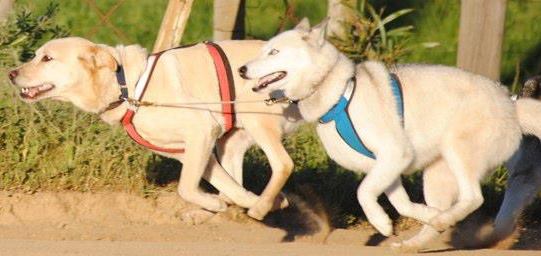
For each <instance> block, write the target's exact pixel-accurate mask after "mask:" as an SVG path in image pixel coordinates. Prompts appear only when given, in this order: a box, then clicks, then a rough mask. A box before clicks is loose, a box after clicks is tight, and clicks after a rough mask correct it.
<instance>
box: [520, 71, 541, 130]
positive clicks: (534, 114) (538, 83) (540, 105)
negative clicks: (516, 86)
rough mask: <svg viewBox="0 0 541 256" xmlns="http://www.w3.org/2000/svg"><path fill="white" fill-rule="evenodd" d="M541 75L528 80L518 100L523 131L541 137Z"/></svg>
mask: <svg viewBox="0 0 541 256" xmlns="http://www.w3.org/2000/svg"><path fill="white" fill-rule="evenodd" d="M539 99H541V76H537V77H533V78H531V79H529V80H528V81H526V83H525V84H524V88H522V92H521V98H520V99H519V100H517V102H516V111H517V115H518V121H519V124H520V127H521V128H522V132H523V133H525V134H531V135H535V136H536V137H538V138H541V101H540V100H539Z"/></svg>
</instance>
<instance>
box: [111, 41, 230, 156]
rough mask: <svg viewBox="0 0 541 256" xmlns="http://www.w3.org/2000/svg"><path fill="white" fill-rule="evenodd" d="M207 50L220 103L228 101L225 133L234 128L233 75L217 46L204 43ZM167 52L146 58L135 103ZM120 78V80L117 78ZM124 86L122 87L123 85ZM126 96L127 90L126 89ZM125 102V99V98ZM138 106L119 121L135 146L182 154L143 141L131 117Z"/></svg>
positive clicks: (122, 80)
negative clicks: (213, 67)
mask: <svg viewBox="0 0 541 256" xmlns="http://www.w3.org/2000/svg"><path fill="white" fill-rule="evenodd" d="M205 44H206V46H207V49H208V51H209V53H210V55H211V57H212V59H213V61H214V65H215V68H216V74H217V76H218V83H219V87H220V97H221V100H222V101H228V103H223V104H222V111H223V113H224V119H225V125H224V126H225V132H228V131H230V130H231V129H232V128H233V127H234V122H235V111H234V107H233V103H232V102H231V101H233V100H234V98H235V94H234V81H233V74H232V72H231V67H230V65H229V61H228V59H227V57H226V55H225V53H224V52H223V50H222V49H221V48H220V46H219V45H217V44H214V43H210V42H205ZM190 46H192V45H188V46H181V47H176V48H172V49H169V50H173V49H178V48H185V47H190ZM166 51H168V50H165V51H162V52H158V53H154V54H152V55H150V56H149V57H148V60H147V64H146V66H145V69H144V71H143V74H142V75H141V76H140V78H139V80H138V81H137V83H136V85H135V92H134V99H135V100H137V101H140V100H141V99H142V98H143V96H144V94H145V90H146V88H147V86H148V83H149V82H150V79H151V77H152V73H153V72H154V68H155V67H156V64H157V63H158V59H159V58H160V57H161V55H162V54H163V53H164V52H166ZM121 72H122V75H121V76H117V79H118V80H119V85H120V87H121V91H122V95H124V94H125V92H124V90H123V87H125V81H124V80H125V79H124V74H123V73H124V72H123V70H121ZM119 77H121V78H119ZM122 83H123V84H124V85H123V84H122ZM126 94H127V89H126ZM126 100H127V97H126ZM138 108H139V106H137V105H134V104H130V106H129V108H128V110H127V111H126V113H125V114H124V116H123V117H122V119H121V123H122V126H123V127H124V130H125V131H126V132H127V133H128V135H129V136H130V138H131V139H132V140H134V141H135V142H137V144H139V145H141V146H144V147H146V148H149V149H152V150H155V151H160V152H165V153H184V151H185V150H184V148H178V149H174V148H163V147H159V146H156V145H154V144H152V143H150V142H149V141H147V140H145V139H144V138H143V137H142V136H141V135H140V134H139V132H137V129H136V128H135V126H134V125H133V117H134V116H135V113H136V112H137V110H138Z"/></svg>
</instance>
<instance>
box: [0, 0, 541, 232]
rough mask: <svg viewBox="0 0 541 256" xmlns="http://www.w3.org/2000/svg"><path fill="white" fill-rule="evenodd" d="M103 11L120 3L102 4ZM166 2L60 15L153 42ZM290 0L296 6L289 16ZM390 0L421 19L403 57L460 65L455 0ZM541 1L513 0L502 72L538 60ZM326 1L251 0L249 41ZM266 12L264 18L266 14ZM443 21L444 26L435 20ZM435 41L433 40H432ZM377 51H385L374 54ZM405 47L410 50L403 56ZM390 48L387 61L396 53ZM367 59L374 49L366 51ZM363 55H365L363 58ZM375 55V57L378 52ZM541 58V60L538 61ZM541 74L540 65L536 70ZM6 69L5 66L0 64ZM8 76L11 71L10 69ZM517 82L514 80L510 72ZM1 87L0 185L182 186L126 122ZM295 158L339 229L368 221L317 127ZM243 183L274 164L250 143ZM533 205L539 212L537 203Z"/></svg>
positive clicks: (173, 169) (204, 12)
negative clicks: (133, 137)
mask: <svg viewBox="0 0 541 256" xmlns="http://www.w3.org/2000/svg"><path fill="white" fill-rule="evenodd" d="M96 2H97V6H98V8H99V9H100V10H103V12H107V10H108V9H109V8H111V7H112V6H114V4H115V3H116V2H117V1H116V0H103V1H96ZM166 2H167V1H166V0H153V1H140V0H126V1H124V3H123V4H122V5H121V6H119V7H118V9H117V11H116V12H115V13H114V15H113V16H112V17H111V22H112V26H113V27H115V28H116V29H118V30H119V31H122V33H118V31H117V32H115V29H113V28H112V27H111V26H109V25H103V24H101V23H100V22H99V18H98V16H97V15H96V13H95V12H94V11H91V10H90V9H89V6H88V5H87V4H86V2H85V1H71V0H61V1H58V3H59V4H60V12H59V14H58V17H57V19H56V22H57V23H58V24H59V25H62V26H65V27H67V28H69V30H70V33H71V34H72V35H77V36H82V37H87V38H89V39H91V40H94V41H96V42H100V43H106V44H112V45H114V44H120V43H122V44H134V43H137V44H141V45H143V46H145V47H147V48H150V47H151V46H152V44H153V40H154V38H155V35H156V32H157V29H158V28H159V25H160V19H161V15H162V14H163V11H164V9H165V6H166ZM286 2H288V3H290V4H292V6H294V8H293V9H292V12H290V13H289V14H287V15H286V4H285V3H286ZM371 2H373V3H374V4H376V6H383V5H387V6H388V8H387V9H386V12H385V13H386V14H390V13H392V12H395V11H397V10H399V9H403V8H409V7H413V8H414V9H415V11H414V12H413V13H412V14H408V15H407V16H404V17H402V18H400V19H398V20H396V22H395V23H394V24H391V28H393V27H394V28H396V27H399V26H405V25H410V24H413V25H414V27H415V30H414V34H413V36H412V37H409V39H408V40H406V41H405V42H406V43H407V44H406V45H405V46H406V47H408V48H409V49H410V52H409V53H407V52H405V51H404V52H402V51H401V52H400V54H398V55H401V56H402V58H401V59H399V61H401V62H405V61H415V62H427V63H442V64H450V65H452V64H454V61H455V57H454V56H455V55H456V34H457V28H458V27H457V26H458V10H459V8H458V4H457V2H455V1H431V2H426V1H413V0H409V1H390V0H389V1H383V0H380V1H375V0H374V1H371ZM17 3H19V4H22V5H26V6H28V8H29V9H32V10H37V12H40V11H39V10H44V9H45V7H46V5H47V3H48V1H30V0H18V1H17ZM539 3H540V2H535V1H509V14H508V17H507V22H506V28H507V33H506V37H505V43H504V49H505V54H504V62H503V63H504V64H503V76H502V77H504V78H506V77H512V76H513V75H514V70H515V65H516V63H517V62H518V63H520V64H521V65H522V66H521V68H520V70H521V71H522V72H521V74H522V75H524V74H529V73H528V72H534V71H535V69H536V67H537V68H538V67H539V62H540V60H541V58H537V60H535V58H534V56H536V55H535V53H536V51H537V54H540V53H539V52H541V50H539V48H540V46H539V45H540V44H541V27H540V26H541V25H540V23H538V22H537V23H536V22H532V20H533V19H534V17H536V15H539V14H541V8H539V7H537V8H536V6H539ZM325 13H326V4H324V1H321V0H289V1H266V0H247V1H246V36H247V38H258V39H268V38H269V37H271V36H273V35H274V34H276V33H277V32H279V31H281V30H283V29H286V28H289V27H291V26H292V25H294V24H295V23H296V22H297V21H298V20H299V19H300V18H301V17H304V16H308V17H309V18H310V20H311V21H312V23H316V22H317V21H319V20H321V19H322V18H323V17H324V16H325ZM262 17H263V18H262ZM211 19H212V1H211V0H197V1H195V4H194V9H193V11H192V14H191V17H190V20H189V23H188V25H187V29H186V33H185V36H184V38H183V43H190V42H196V41H201V40H205V39H210V38H211V34H212V29H211V26H210V25H211ZM435 24H437V27H438V29H437V30H435V29H434V26H435ZM427 42H436V43H437V44H432V45H437V46H435V47H425V46H426V45H427V44H426V43H427ZM376 52H377V53H379V51H376ZM403 54H405V55H403ZM395 55H397V53H392V54H391V57H389V58H390V59H388V60H387V61H394V60H396V57H397V56H395ZM363 56H366V54H365V55H363ZM363 56H361V57H360V59H362V58H363ZM378 56H380V55H378V54H375V55H374V56H372V57H378ZM536 65H537V66H536ZM537 71H539V69H538V70H537ZM0 72H2V73H5V70H0ZM2 77H4V76H2ZM506 79H511V78H506ZM0 84H1V85H2V86H1V87H0V159H1V161H0V190H16V191H28V192H32V191H37V190H76V191H96V190H117V191H118V190H121V191H129V192H134V193H139V194H142V195H151V194H153V193H155V192H157V191H162V190H174V186H175V185H176V183H175V181H176V180H177V179H178V177H179V171H180V168H181V166H180V164H179V163H177V162H175V161H171V160H168V159H164V158H161V157H157V156H155V155H152V154H151V153H149V152H148V151H147V150H145V149H142V148H140V147H139V146H137V145H135V144H134V143H133V142H132V141H130V139H129V138H128V137H127V136H125V135H124V132H123V131H122V130H121V129H120V128H119V127H113V128H112V127H109V126H108V125H106V124H104V123H102V122H100V121H99V120H98V119H97V118H96V117H95V116H91V115H88V114H85V113H82V112H80V111H78V110H76V109H74V108H73V107H72V106H71V105H69V104H63V103H55V102H43V103H38V104H35V105H26V104H24V103H22V102H20V101H19V100H18V99H17V97H16V95H15V91H14V90H12V89H11V88H9V86H7V81H5V79H4V80H1V81H0ZM285 144H286V147H287V149H288V152H289V153H290V154H291V156H292V158H293V159H294V162H295V165H296V167H295V172H294V174H293V175H292V177H291V179H290V180H289V181H288V183H287V185H286V190H287V191H289V192H292V193H301V194H302V193H303V191H304V190H305V189H304V188H306V187H311V189H310V190H311V191H314V193H316V194H317V195H319V197H320V198H321V199H322V200H323V201H324V202H325V204H326V206H327V208H329V209H330V211H331V212H332V213H333V214H332V216H335V217H334V218H333V221H334V223H335V224H336V225H337V226H348V225H351V224H353V223H355V222H356V221H357V220H358V219H359V218H362V213H361V211H360V207H359V206H358V205H357V203H356V198H355V191H356V188H357V186H358V184H359V182H360V180H361V178H362V177H361V176H359V175H356V174H354V173H352V172H350V171H347V170H344V169H343V168H341V167H339V166H337V165H336V164H335V163H334V162H332V161H331V160H330V159H329V158H328V157H327V156H326V154H325V152H324V151H323V149H322V147H321V145H320V143H319V140H318V139H317V138H316V136H315V134H314V132H313V128H312V126H305V127H303V128H302V129H301V130H300V131H299V132H297V133H296V134H295V135H293V136H290V137H289V138H288V139H287V140H286V141H285ZM245 170H246V173H245V180H247V181H248V182H247V187H248V188H249V189H250V190H253V191H256V192H259V191H261V189H262V188H263V186H264V185H265V184H266V181H267V180H268V178H269V170H270V167H269V166H268V163H267V162H266V159H265V158H264V155H263V154H262V152H261V151H260V150H257V149H252V150H251V151H250V153H249V154H248V156H247V158H246V159H245ZM505 178H506V172H505V170H503V169H499V170H497V172H496V174H495V175H494V176H493V177H491V178H490V179H488V181H487V183H486V185H485V186H484V191H485V196H486V199H487V200H486V202H485V204H484V206H483V211H486V212H487V213H491V214H493V213H494V212H495V211H496V210H497V209H498V206H499V203H500V201H501V198H502V195H503V187H504V182H505ZM404 183H405V185H406V187H407V189H408V191H409V192H410V194H411V195H412V198H413V199H414V200H416V201H421V200H422V195H421V190H420V189H421V186H420V177H419V175H413V176H409V177H406V178H405V179H404ZM532 209H534V210H529V211H528V213H529V214H531V216H534V215H535V214H538V213H539V212H541V210H535V209H539V207H537V208H535V207H533V208H532Z"/></svg>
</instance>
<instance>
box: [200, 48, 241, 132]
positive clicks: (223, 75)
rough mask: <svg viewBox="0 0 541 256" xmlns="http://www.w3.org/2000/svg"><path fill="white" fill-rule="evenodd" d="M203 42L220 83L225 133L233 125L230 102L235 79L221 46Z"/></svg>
mask: <svg viewBox="0 0 541 256" xmlns="http://www.w3.org/2000/svg"><path fill="white" fill-rule="evenodd" d="M205 44H206V45H207V49H208V51H209V53H210V55H211V56H212V60H213V61H214V66H215V67H216V75H217V76H218V83H219V85H220V99H221V100H222V102H223V103H222V113H223V115H224V120H225V133H227V132H229V131H230V130H231V129H233V127H234V126H235V106H234V104H233V103H232V101H234V100H235V81H234V80H233V73H232V72H231V65H230V64H229V60H228V59H227V56H226V55H225V53H224V51H223V50H222V48H221V47H220V46H219V45H217V44H215V43H212V42H206V43H205Z"/></svg>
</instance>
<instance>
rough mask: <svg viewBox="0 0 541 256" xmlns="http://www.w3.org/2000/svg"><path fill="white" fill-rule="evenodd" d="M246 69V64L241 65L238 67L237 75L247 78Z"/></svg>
mask: <svg viewBox="0 0 541 256" xmlns="http://www.w3.org/2000/svg"><path fill="white" fill-rule="evenodd" d="M247 71H248V68H247V67H246V66H242V67H240V68H239V75H240V77H242V78H244V79H248V77H246V72H247Z"/></svg>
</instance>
